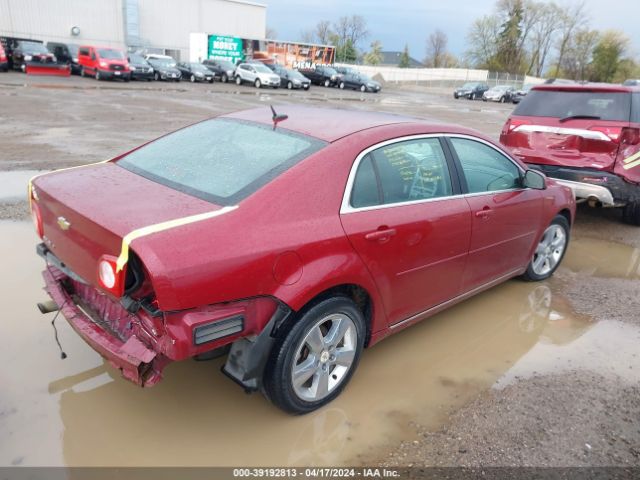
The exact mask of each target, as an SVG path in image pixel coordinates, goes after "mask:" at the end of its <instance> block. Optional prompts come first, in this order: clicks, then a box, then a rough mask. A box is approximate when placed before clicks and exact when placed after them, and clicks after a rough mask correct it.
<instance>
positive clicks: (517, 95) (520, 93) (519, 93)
mask: <svg viewBox="0 0 640 480" xmlns="http://www.w3.org/2000/svg"><path fill="white" fill-rule="evenodd" d="M532 87H533V84H531V83H528V84H526V85H524V86H523V87H522V88H521V89H520V90H516V91H515V92H514V94H513V96H512V97H511V102H513V103H520V100H522V99H523V98H524V97H526V96H527V93H529V90H531V88H532Z"/></svg>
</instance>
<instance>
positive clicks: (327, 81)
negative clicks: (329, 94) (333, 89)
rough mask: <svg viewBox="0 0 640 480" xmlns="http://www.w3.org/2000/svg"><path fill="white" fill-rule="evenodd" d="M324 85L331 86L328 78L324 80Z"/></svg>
mask: <svg viewBox="0 0 640 480" xmlns="http://www.w3.org/2000/svg"><path fill="white" fill-rule="evenodd" d="M324 86H325V87H330V86H331V80H329V79H328V78H327V79H326V80H325V81H324Z"/></svg>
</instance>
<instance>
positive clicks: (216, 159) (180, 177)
mask: <svg viewBox="0 0 640 480" xmlns="http://www.w3.org/2000/svg"><path fill="white" fill-rule="evenodd" d="M324 145H326V143H325V142H322V141H320V140H317V139H315V138H312V137H308V136H306V135H300V134H296V133H293V132H289V131H287V130H285V129H283V128H278V129H277V130H273V128H272V127H271V126H268V125H262V124H258V123H253V122H243V121H237V120H231V119H220V118H219V119H213V120H207V121H205V122H201V123H198V124H195V125H193V126H191V127H187V128H184V129H182V130H178V131H177V132H174V133H172V134H169V135H167V136H165V137H161V138H159V139H158V140H156V141H154V142H151V143H149V144H148V145H145V146H143V147H141V148H139V149H137V150H135V151H133V152H131V153H130V154H129V155H127V156H125V157H123V158H122V159H120V160H119V161H118V163H117V164H118V165H119V166H121V167H123V168H126V169H127V170H130V171H132V172H134V173H137V174H138V175H141V176H143V177H145V178H148V179H150V180H153V181H156V182H158V183H161V184H163V185H167V186H169V187H171V188H175V189H176V190H180V191H183V192H186V193H189V194H191V195H193V196H195V197H199V198H202V199H204V200H208V201H212V202H215V203H217V204H218V205H233V204H234V203H235V202H237V201H239V200H242V199H243V198H245V197H247V196H248V195H250V194H251V193H253V192H254V191H256V190H257V189H258V188H260V187H261V186H263V185H265V184H266V183H268V182H269V181H271V180H272V179H273V178H275V177H277V176H278V175H280V174H281V173H282V172H284V171H285V170H287V169H288V168H290V167H292V166H293V165H295V164H296V163H297V162H299V161H300V160H302V159H304V158H305V157H307V156H309V155H311V154H312V153H314V152H316V151H318V150H319V149H321V148H322V147H323V146H324Z"/></svg>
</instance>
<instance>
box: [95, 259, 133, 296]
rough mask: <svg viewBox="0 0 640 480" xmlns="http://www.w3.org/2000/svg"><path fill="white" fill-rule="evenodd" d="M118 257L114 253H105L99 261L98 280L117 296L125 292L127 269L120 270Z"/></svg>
mask: <svg viewBox="0 0 640 480" xmlns="http://www.w3.org/2000/svg"><path fill="white" fill-rule="evenodd" d="M117 261H118V259H117V258H116V257H114V256H112V255H103V256H102V257H100V261H99V262H98V282H99V283H100V286H101V287H102V288H103V289H105V290H107V291H108V292H109V293H111V294H113V295H114V296H116V297H121V296H122V294H123V292H124V279H125V275H126V269H122V270H120V271H118V269H117V266H116V263H117Z"/></svg>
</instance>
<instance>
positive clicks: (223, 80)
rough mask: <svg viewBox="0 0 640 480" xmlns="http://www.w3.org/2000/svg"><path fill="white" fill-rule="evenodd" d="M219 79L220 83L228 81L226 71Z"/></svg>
mask: <svg viewBox="0 0 640 480" xmlns="http://www.w3.org/2000/svg"><path fill="white" fill-rule="evenodd" d="M220 80H221V81H222V83H227V82H228V81H229V77H227V74H226V73H223V74H222V77H221V78H220Z"/></svg>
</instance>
